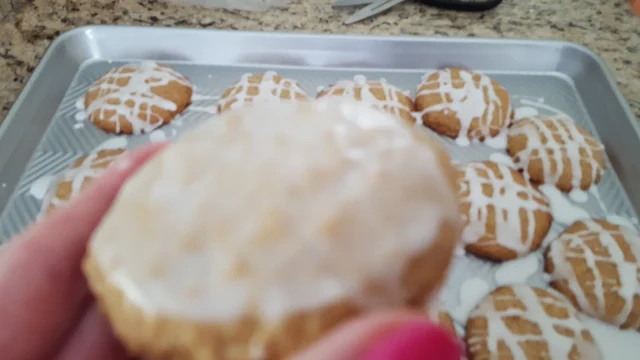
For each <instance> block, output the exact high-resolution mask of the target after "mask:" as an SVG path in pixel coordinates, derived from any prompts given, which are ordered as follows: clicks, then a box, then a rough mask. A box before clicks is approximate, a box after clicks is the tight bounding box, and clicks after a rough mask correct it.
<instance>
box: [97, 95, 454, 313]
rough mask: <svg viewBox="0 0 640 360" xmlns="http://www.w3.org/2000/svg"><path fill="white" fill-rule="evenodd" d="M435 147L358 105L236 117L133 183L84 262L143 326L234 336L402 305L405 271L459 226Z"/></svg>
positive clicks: (200, 130)
mask: <svg viewBox="0 0 640 360" xmlns="http://www.w3.org/2000/svg"><path fill="white" fill-rule="evenodd" d="M431 141H433V140H432V139H431V138H430V137H428V135H427V134H424V133H423V132H420V134H416V133H414V132H413V131H412V130H411V129H409V128H407V127H405V126H403V125H401V124H400V123H399V122H398V121H397V120H396V119H395V118H394V117H393V116H390V115H388V114H385V113H383V112H380V111H376V110H374V109H371V108H370V107H369V106H367V105H364V104H361V103H357V102H344V101H336V99H323V100H318V101H310V102H303V103H299V104H291V103H290V104H283V103H269V104H261V105H260V106H255V107H246V108H244V109H243V110H241V111H236V112H228V113H226V114H222V115H220V117H217V118H214V119H211V120H210V121H207V122H205V123H203V124H201V125H199V127H197V128H194V129H193V130H191V131H189V132H187V133H185V134H184V135H183V136H181V137H180V139H179V140H178V141H177V142H176V143H175V144H172V145H170V146H169V147H168V148H167V149H166V150H163V152H162V154H161V155H159V156H157V157H155V158H153V159H151V160H150V161H149V163H147V164H146V165H145V166H144V167H143V168H142V169H141V170H140V171H139V172H138V173H137V174H135V175H134V176H133V177H132V179H131V180H129V182H128V183H127V184H126V185H125V186H124V188H123V190H122V192H121V193H120V195H119V196H118V199H117V200H116V203H115V204H114V207H113V208H112V210H111V211H110V212H109V214H108V215H107V217H106V218H105V220H104V222H103V226H101V229H100V231H98V232H97V233H96V234H95V236H94V238H93V239H92V240H91V243H90V251H91V254H92V256H95V259H96V262H97V263H98V264H99V266H100V267H101V268H102V269H103V271H104V272H105V274H106V277H107V278H108V281H109V282H110V283H112V284H114V286H116V287H117V288H118V289H119V290H121V291H122V292H123V293H124V294H125V296H126V298H127V300H128V301H129V302H130V303H132V304H133V305H134V306H136V307H138V308H139V309H141V310H142V311H144V312H145V313H149V314H163V315H167V316H177V317H179V318H181V319H185V320H196V321H204V322H222V323H226V322H227V321H231V322H232V321H235V320H239V319H242V316H245V315H248V314H255V315H256V316H258V317H259V318H260V319H266V320H267V321H278V320H280V319H282V317H283V316H286V315H289V314H295V313H298V312H304V311H313V310H315V309H319V308H322V306H327V305H330V304H333V303H335V302H337V301H347V302H349V303H354V304H358V306H361V307H362V308H364V309H377V308H380V307H385V306H394V305H393V304H396V305H398V304H401V303H403V302H404V301H405V300H404V298H405V297H406V296H407V294H406V290H404V287H403V284H402V282H401V281H400V276H401V274H402V273H403V270H404V268H405V265H406V261H407V259H410V258H411V257H412V256H415V255H416V254H418V253H420V252H422V251H424V250H425V249H430V248H431V246H432V245H433V244H434V243H436V242H437V241H440V240H439V239H440V238H439V237H438V236H439V235H438V234H439V233H440V231H441V230H440V229H441V225H442V224H447V223H448V222H449V221H451V222H452V224H455V225H456V226H457V224H458V222H459V215H458V211H457V207H456V203H457V202H456V194H455V189H454V188H453V186H454V185H453V184H452V180H453V169H452V168H449V167H444V166H443V164H446V160H444V159H446V158H447V155H446V152H444V150H442V149H440V148H439V147H438V148H436V147H435V142H434V143H431ZM425 143H429V144H432V145H430V146H427V145H425ZM436 149H440V150H437V151H436ZM441 161H445V162H444V163H442V162H441ZM203 164H206V166H203ZM445 168H446V169H447V171H446V172H445ZM425 185H428V186H425ZM373 195H375V196H373ZM247 219H250V221H247ZM425 219H429V221H427V222H425ZM123 222H124V223H123ZM123 224H126V225H123ZM159 225H161V226H159ZM454 237H457V236H456V235H454V236H451V237H449V238H448V240H450V241H447V244H450V246H451V247H453V244H454V242H455V239H454ZM442 239H447V237H443V238H442ZM445 247H446V245H445ZM451 251H453V250H452V249H451ZM365 253H366V254H365ZM439 256H441V255H439ZM443 271H444V269H443ZM202 274H206V276H203V275H202ZM440 276H442V274H440V275H438V277H440ZM268 323H270V322H268Z"/></svg>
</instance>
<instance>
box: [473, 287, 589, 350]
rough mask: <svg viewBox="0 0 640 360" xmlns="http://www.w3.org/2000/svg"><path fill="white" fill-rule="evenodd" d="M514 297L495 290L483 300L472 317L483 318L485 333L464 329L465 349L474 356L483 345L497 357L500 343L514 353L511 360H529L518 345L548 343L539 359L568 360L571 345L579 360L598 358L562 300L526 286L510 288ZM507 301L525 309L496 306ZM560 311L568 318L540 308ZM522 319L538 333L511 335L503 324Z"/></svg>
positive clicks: (578, 323)
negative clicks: (562, 331)
mask: <svg viewBox="0 0 640 360" xmlns="http://www.w3.org/2000/svg"><path fill="white" fill-rule="evenodd" d="M508 289H511V290H513V292H514V294H515V296H512V295H510V294H506V293H504V291H503V290H505V289H504V288H502V289H498V290H497V291H496V292H494V293H492V294H491V295H490V296H488V297H486V298H485V300H483V301H482V302H481V303H480V305H479V306H478V307H477V308H476V309H475V310H474V311H473V313H472V314H471V317H472V318H486V319H487V325H488V330H487V331H485V330H481V329H469V328H467V339H468V340H467V346H468V347H469V351H470V352H471V353H473V352H474V351H478V348H479V347H481V346H482V344H483V343H485V342H486V346H487V347H488V349H489V351H490V352H491V354H492V355H493V356H494V357H491V358H492V359H493V358H496V357H495V356H498V355H497V354H498V353H499V352H498V343H499V342H503V343H504V345H505V346H506V347H507V348H509V350H510V351H511V353H512V354H513V359H518V360H525V359H533V358H531V357H528V356H527V354H526V353H525V352H524V349H523V348H522V347H521V346H520V344H521V343H522V342H524V341H531V342H544V343H546V344H547V346H548V349H549V353H544V352H542V353H540V355H539V359H554V360H555V359H569V354H570V352H571V350H572V349H573V348H574V346H575V347H576V348H577V349H578V351H579V358H580V359H582V360H595V359H600V358H601V355H600V351H599V349H598V348H597V347H596V345H595V344H593V343H590V342H588V341H586V340H584V339H582V333H583V332H585V331H587V332H588V330H587V329H586V327H585V326H584V325H583V324H582V323H581V322H580V320H578V318H577V314H576V312H575V310H573V308H571V307H570V306H569V305H568V304H567V303H566V302H565V301H564V300H562V299H560V298H558V297H556V296H555V295H553V294H552V293H550V292H548V291H544V290H539V291H543V292H544V295H542V296H539V295H538V294H536V292H535V291H534V289H533V288H531V287H528V286H522V285H518V286H512V287H508ZM506 302H521V303H522V304H523V305H524V307H525V309H522V308H521V307H516V306H510V307H508V308H507V309H505V310H502V309H501V310H498V309H497V308H496V305H495V303H500V304H501V305H503V304H505V303H506ZM545 305H546V306H551V307H554V308H561V309H564V310H566V311H567V312H569V315H570V316H569V317H568V318H555V317H552V316H550V315H549V314H548V313H547V312H546V311H545V310H544V307H543V306H545ZM514 317H515V318H518V319H522V320H523V321H528V322H531V323H534V324H537V325H538V327H539V328H540V330H541V332H542V333H541V334H540V335H537V334H534V333H528V334H526V335H520V334H518V333H514V332H511V330H509V327H508V326H507V325H506V321H507V320H508V319H513V318H514ZM557 329H567V330H569V331H571V332H572V333H573V337H570V336H565V335H562V334H560V333H559V332H558V331H557Z"/></svg>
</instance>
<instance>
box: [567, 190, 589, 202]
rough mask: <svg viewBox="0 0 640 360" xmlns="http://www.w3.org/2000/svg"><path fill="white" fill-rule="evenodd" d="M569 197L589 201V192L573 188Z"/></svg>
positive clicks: (576, 200) (577, 200) (579, 200)
mask: <svg viewBox="0 0 640 360" xmlns="http://www.w3.org/2000/svg"><path fill="white" fill-rule="evenodd" d="M569 198H571V200H573V201H574V202H577V203H580V204H584V203H586V202H587V201H589V193H588V192H586V191H584V190H581V189H573V190H571V192H570V193H569Z"/></svg>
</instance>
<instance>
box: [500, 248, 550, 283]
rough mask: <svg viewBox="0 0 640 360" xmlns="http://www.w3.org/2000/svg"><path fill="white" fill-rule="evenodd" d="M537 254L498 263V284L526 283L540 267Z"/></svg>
mask: <svg viewBox="0 0 640 360" xmlns="http://www.w3.org/2000/svg"><path fill="white" fill-rule="evenodd" d="M539 265H540V261H539V260H538V257H537V255H536V254H530V255H529V256H525V257H523V258H520V259H516V260H511V261H507V262H504V263H502V264H500V265H498V268H497V269H496V272H495V274H494V278H495V281H496V284H497V285H498V286H503V285H515V284H525V283H526V282H527V279H529V278H530V277H531V276H533V275H535V274H536V272H537V271H538V269H539V268H540V266H539Z"/></svg>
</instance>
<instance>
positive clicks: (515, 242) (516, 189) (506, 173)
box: [458, 162, 550, 256]
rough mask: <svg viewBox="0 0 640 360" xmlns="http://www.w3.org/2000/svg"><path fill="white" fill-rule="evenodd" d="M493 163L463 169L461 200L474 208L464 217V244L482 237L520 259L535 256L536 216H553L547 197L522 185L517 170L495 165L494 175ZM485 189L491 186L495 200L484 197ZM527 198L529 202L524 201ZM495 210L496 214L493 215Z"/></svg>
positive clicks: (470, 164)
mask: <svg viewBox="0 0 640 360" xmlns="http://www.w3.org/2000/svg"><path fill="white" fill-rule="evenodd" d="M487 164H489V163H483V162H472V163H469V164H466V165H464V166H462V172H463V177H461V178H460V180H459V183H458V184H459V196H460V201H461V204H462V205H463V206H465V205H467V204H468V205H470V209H469V211H468V216H465V215H463V220H464V223H465V224H466V225H465V227H464V231H463V233H462V241H463V242H464V243H465V244H474V243H476V242H477V241H478V239H480V238H481V237H485V238H493V241H492V242H491V244H492V245H496V244H497V245H500V246H502V247H504V248H507V249H510V250H512V251H514V252H515V253H516V254H517V256H524V255H526V254H528V253H529V252H531V250H532V247H533V241H534V240H535V239H534V236H535V232H536V227H537V226H539V224H538V223H537V222H536V219H535V214H536V212H540V211H542V212H549V211H550V209H549V206H548V201H547V199H546V198H545V196H544V195H543V194H542V193H540V192H539V191H537V190H536V189H535V188H534V187H533V186H532V185H531V184H529V183H528V182H527V184H526V186H522V185H520V184H518V183H517V182H516V181H515V179H514V176H520V174H519V173H518V172H517V171H515V170H514V169H512V168H510V167H508V166H506V165H503V164H498V163H495V164H494V165H495V166H496V167H497V171H496V172H494V170H493V169H491V168H490V167H489V166H487ZM483 186H490V187H491V189H492V190H493V196H487V195H486V194H485V193H484V188H483ZM523 196H525V197H526V199H523V198H522V197H523ZM490 209H492V211H493V212H490ZM522 210H525V211H524V214H526V215H525V216H526V219H527V227H526V229H524V231H523V226H522V223H521V215H522ZM489 216H493V219H494V224H495V226H494V229H495V233H488V231H487V222H488V220H489Z"/></svg>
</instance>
